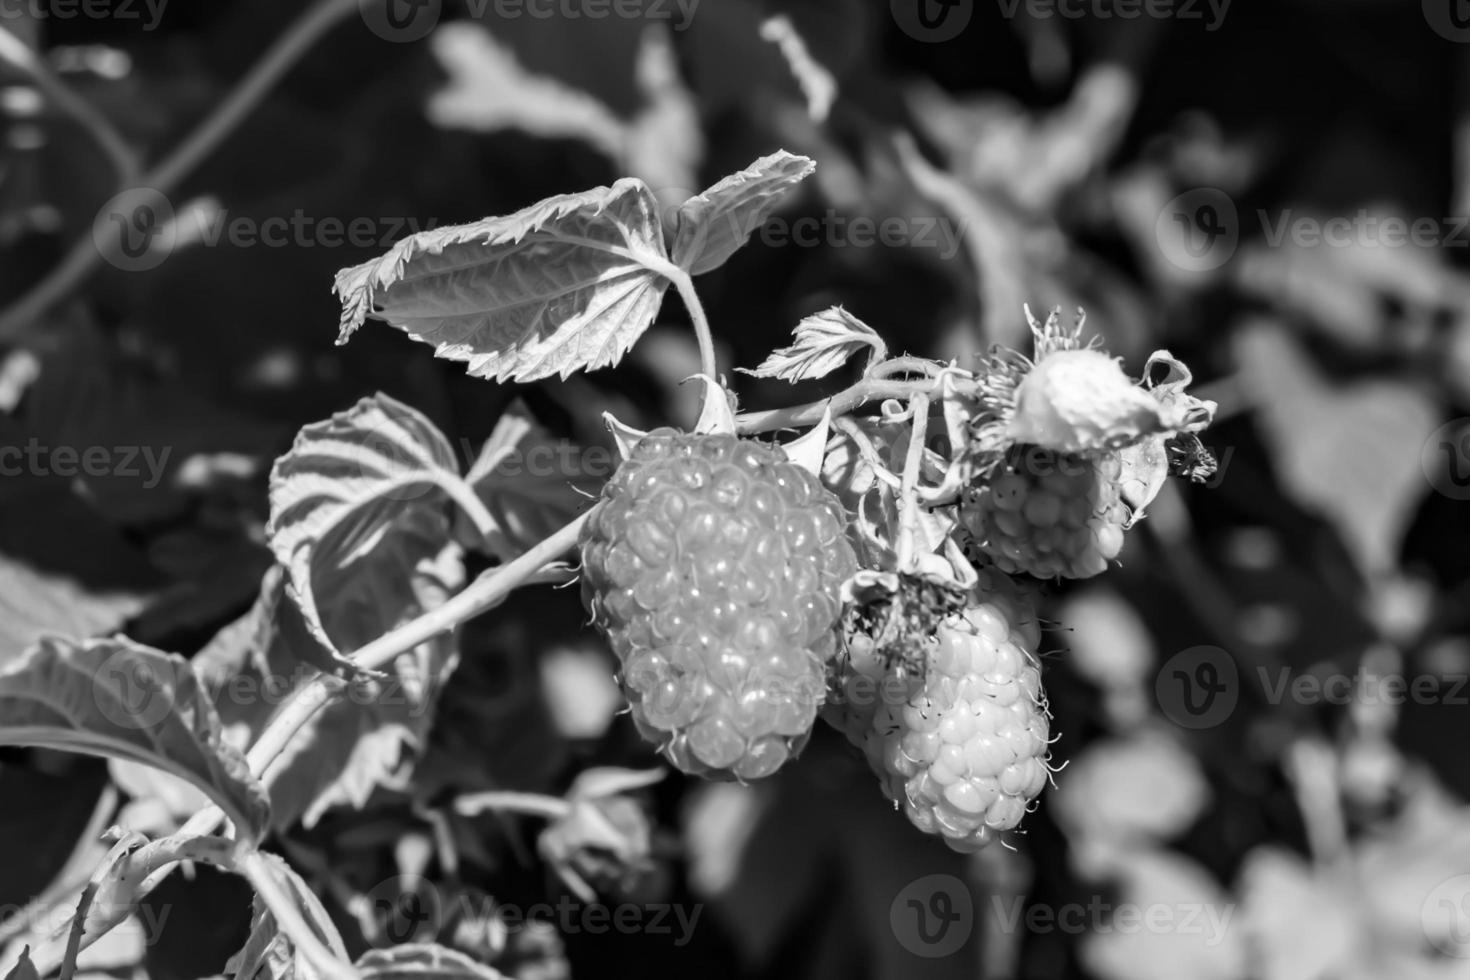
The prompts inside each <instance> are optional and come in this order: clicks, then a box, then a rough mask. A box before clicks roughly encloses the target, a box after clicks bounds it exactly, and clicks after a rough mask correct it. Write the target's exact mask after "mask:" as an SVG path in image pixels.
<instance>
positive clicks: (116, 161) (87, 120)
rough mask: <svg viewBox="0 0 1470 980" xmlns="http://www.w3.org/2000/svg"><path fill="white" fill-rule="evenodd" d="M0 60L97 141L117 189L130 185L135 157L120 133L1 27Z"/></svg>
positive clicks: (134, 167) (35, 54) (26, 47)
mask: <svg viewBox="0 0 1470 980" xmlns="http://www.w3.org/2000/svg"><path fill="white" fill-rule="evenodd" d="M0 58H3V59H4V60H6V61H8V62H10V63H11V64H12V65H14V66H15V67H17V68H19V69H20V70H21V71H23V72H25V73H26V74H27V75H28V76H30V79H31V81H32V82H34V83H35V86H36V88H37V89H39V90H40V92H41V94H42V95H44V96H45V97H46V98H47V99H49V100H50V101H51V103H52V104H53V105H54V106H56V108H58V109H60V110H61V111H62V112H64V113H65V114H66V115H68V116H70V117H71V118H72V120H73V121H74V122H75V123H76V124H77V125H79V126H81V127H82V128H83V129H85V130H86V131H87V134H88V135H89V136H91V137H92V139H94V140H95V141H96V142H97V147H98V149H100V150H101V151H102V155H103V156H105V157H107V160H108V162H109V163H111V164H112V169H113V170H114V171H115V172H116V177H117V185H118V186H119V187H126V186H128V185H129V184H131V183H132V182H133V180H134V179H135V178H136V177H137V176H138V159H137V154H136V153H134V152H133V150H132V148H131V147H130V146H128V144H127V141H126V140H124V139H123V138H122V134H120V133H119V132H118V131H117V130H116V129H115V128H114V127H113V125H112V123H110V122H108V120H107V118H106V117H105V116H103V115H102V114H101V113H100V112H98V111H97V110H96V109H94V108H93V107H92V104H91V103H90V102H88V101H87V100H86V99H84V98H82V97H81V96H79V95H77V94H76V92H74V91H72V89H71V86H69V85H67V84H66V83H65V82H63V81H62V80H61V79H60V78H59V77H58V76H57V74H56V73H55V72H53V71H52V70H51V66H49V65H48V64H46V60H45V59H44V58H42V57H41V55H39V54H38V53H37V52H35V51H33V50H32V49H31V48H30V47H29V46H28V45H27V44H26V43H25V42H24V41H22V40H21V39H20V38H18V37H16V36H15V34H14V33H13V32H11V31H10V30H9V29H8V28H5V27H0Z"/></svg>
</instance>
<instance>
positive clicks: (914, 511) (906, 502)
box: [898, 394, 929, 572]
mask: <svg viewBox="0 0 1470 980" xmlns="http://www.w3.org/2000/svg"><path fill="white" fill-rule="evenodd" d="M909 411H910V412H911V413H912V415H913V418H914V426H913V429H912V430H911V431H910V432H909V447H908V449H909V451H908V455H907V457H906V458H905V459H904V464H903V486H902V489H901V490H900V491H899V493H900V501H899V511H898V513H899V519H898V568H899V571H901V572H911V571H914V530H915V528H917V527H918V524H919V468H920V466H921V465H922V464H923V462H924V440H925V438H926V437H927V436H928V432H929V396H928V395H922V394H921V395H915V396H914V399H913V401H911V402H910V403H909Z"/></svg>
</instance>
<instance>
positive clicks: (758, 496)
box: [581, 429, 857, 779]
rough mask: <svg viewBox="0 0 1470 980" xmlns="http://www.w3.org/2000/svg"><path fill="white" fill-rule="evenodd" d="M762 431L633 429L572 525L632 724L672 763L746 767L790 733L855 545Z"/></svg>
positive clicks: (797, 723) (823, 655) (831, 642)
mask: <svg viewBox="0 0 1470 980" xmlns="http://www.w3.org/2000/svg"><path fill="white" fill-rule="evenodd" d="M845 530H846V519H845V516H844V514H843V511H842V507H841V505H840V504H839V503H838V501H837V499H836V498H835V497H834V496H832V494H831V493H830V492H828V491H827V490H825V489H824V488H823V487H822V486H821V484H820V483H819V482H818V481H817V479H816V477H814V476H812V475H811V474H810V473H808V472H807V471H806V470H803V469H802V468H801V467H799V466H797V465H796V464H794V463H792V462H790V461H789V460H788V459H787V457H786V454H785V452H784V451H783V450H782V449H781V448H780V447H778V446H774V445H770V444H764V443H760V442H755V441H750V440H742V439H737V438H736V437H735V436H733V435H690V434H685V433H681V432H677V431H675V430H673V429H659V430H656V431H654V432H651V433H649V434H648V435H647V436H645V437H643V439H642V440H641V441H640V442H639V443H638V444H637V445H636V446H635V447H634V449H633V451H632V453H631V455H630V456H629V458H628V459H627V461H626V462H625V463H623V465H622V466H621V467H620V468H619V469H618V472H617V473H616V474H615V475H614V476H613V478H612V479H611V480H610V481H608V484H607V486H606V487H605V488H604V489H603V492H602V498H601V500H600V501H599V502H598V504H597V505H596V507H595V508H594V510H593V513H592V515H591V517H590V518H589V520H588V522H587V526H586V530H585V531H584V532H583V535H582V542H581V547H582V566H583V575H582V596H583V600H584V601H585V602H586V604H587V607H588V609H589V610H590V611H591V612H592V616H593V620H594V621H595V622H596V623H597V624H598V625H599V626H601V627H602V628H603V629H604V630H605V631H606V633H607V635H608V639H609V641H610V642H611V645H612V648H613V651H614V652H615V653H616V654H617V656H618V659H619V661H620V662H621V664H622V684H623V689H624V692H625V693H626V695H627V697H628V703H629V707H630V708H631V710H632V714H633V720H634V721H635V723H636V724H637V725H638V728H639V730H640V731H641V732H642V733H643V734H644V736H645V737H646V738H648V739H649V740H650V741H651V742H653V743H654V744H655V745H657V746H658V747H659V750H660V751H661V752H662V753H663V754H664V755H665V756H666V757H667V758H668V759H669V760H670V761H671V762H673V763H674V765H676V766H678V767H679V768H680V769H682V770H683V771H685V772H689V773H695V774H699V775H704V776H710V777H717V778H736V779H756V778H759V777H761V776H768V775H770V774H771V773H773V772H775V771H776V770H777V769H778V768H779V767H780V766H781V765H782V764H783V763H784V762H785V761H786V760H787V759H788V758H790V757H791V756H793V755H794V754H795V753H796V752H798V751H799V750H800V749H801V747H802V746H803V745H805V744H806V740H807V738H808V737H809V736H810V734H811V727H812V722H813V720H814V719H815V717H816V712H817V709H818V707H820V705H821V702H822V699H823V696H824V693H825V663H826V661H828V660H830V659H831V658H832V657H833V656H835V654H836V650H837V639H838V633H837V625H838V617H839V615H840V613H841V609H842V603H841V599H840V589H841V586H842V583H843V582H844V581H846V580H847V578H848V577H849V576H851V575H852V574H853V572H854V571H856V568H857V561H856V559H855V558H854V556H853V551H852V546H851V545H850V544H849V543H848V542H847V538H846V536H845Z"/></svg>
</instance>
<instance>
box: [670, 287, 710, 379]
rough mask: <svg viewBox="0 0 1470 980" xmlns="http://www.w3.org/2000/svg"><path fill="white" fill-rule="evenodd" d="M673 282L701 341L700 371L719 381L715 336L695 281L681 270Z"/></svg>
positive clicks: (696, 335)
mask: <svg viewBox="0 0 1470 980" xmlns="http://www.w3.org/2000/svg"><path fill="white" fill-rule="evenodd" d="M672 281H673V283H674V288H675V289H677V290H678V291H679V298H680V299H682V300H683V301H684V309H686V310H688V311H689V319H690V321H691V322H692V323H693V324H694V336H695V338H696V339H698V341H699V369H700V371H701V372H702V373H704V374H707V375H709V377H710V378H712V379H714V380H715V381H719V380H720V376H719V374H718V371H719V364H718V362H717V361H716V359H715V339H714V334H713V333H712V332H711V331H710V327H709V317H707V316H705V313H704V304H703V303H702V302H700V299H699V293H698V292H696V291H695V289H694V280H693V279H692V278H690V276H689V273H687V272H685V271H684V270H683V269H680V270H679V271H678V275H676V276H674V277H673V280H672ZM705 397H706V398H707V397H709V393H708V392H706V393H705Z"/></svg>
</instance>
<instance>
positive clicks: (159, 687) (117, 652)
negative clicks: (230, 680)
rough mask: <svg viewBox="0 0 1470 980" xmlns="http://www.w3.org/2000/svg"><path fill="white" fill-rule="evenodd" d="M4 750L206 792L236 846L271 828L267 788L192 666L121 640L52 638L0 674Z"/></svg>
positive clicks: (0, 734)
mask: <svg viewBox="0 0 1470 980" xmlns="http://www.w3.org/2000/svg"><path fill="white" fill-rule="evenodd" d="M0 744H3V745H35V746H43V747H46V748H53V749H61V750H63V751H69V752H81V753H84V754H87V755H97V756H103V757H105V758H112V759H126V760H130V761H133V762H141V763H144V764H147V765H150V766H154V767H156V768H158V769H162V770H164V771H165V772H169V773H172V774H173V775H175V776H179V777H181V778H183V779H186V780H188V781H189V782H190V783H193V784H194V785H195V786H197V787H198V788H199V789H201V790H203V791H204V792H205V793H207V794H208V795H209V797H210V799H212V800H213V801H214V802H215V803H217V804H219V807H220V809H222V810H223V811H224V812H225V815H226V816H227V817H229V818H230V819H231V820H232V821H234V823H235V826H236V828H237V833H238V834H239V836H240V839H242V840H249V841H258V840H259V839H260V838H261V836H262V835H263V834H264V832H265V828H266V826H267V825H268V824H269V822H270V804H269V801H268V800H267V798H266V793H265V790H264V788H262V786H261V785H260V783H259V781H257V780H256V778H255V777H254V776H253V775H251V773H250V770H249V767H248V766H247V765H246V764H245V759H244V757H243V756H241V755H240V753H239V751H238V750H237V749H235V748H234V747H233V746H231V745H229V744H227V743H226V742H225V741H224V739H223V737H222V734H221V728H220V720H219V717H218V715H216V713H215V710H214V707H213V705H212V704H211V703H210V698H209V695H208V693H207V692H205V691H204V689H203V686H202V685H201V684H200V682H199V678H198V677H197V676H196V675H195V673H194V670H193V668H192V667H191V666H190V664H189V662H188V661H187V660H185V659H184V658H182V657H180V656H178V655H177V654H166V653H163V652H161V651H158V650H154V649H151V648H149V647H145V646H142V645H141V644H137V643H133V642H132V641H131V640H128V639H126V638H123V637H118V638H116V639H108V640H92V641H89V642H86V643H74V642H71V641H68V640H63V639H59V638H56V637H48V638H46V639H43V640H42V641H41V642H39V643H38V644H36V645H35V646H33V647H31V649H30V650H28V651H27V652H26V653H25V655H24V656H22V657H20V658H19V659H17V660H15V661H14V662H12V663H10V664H8V665H7V666H6V667H5V669H4V670H3V671H0Z"/></svg>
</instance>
